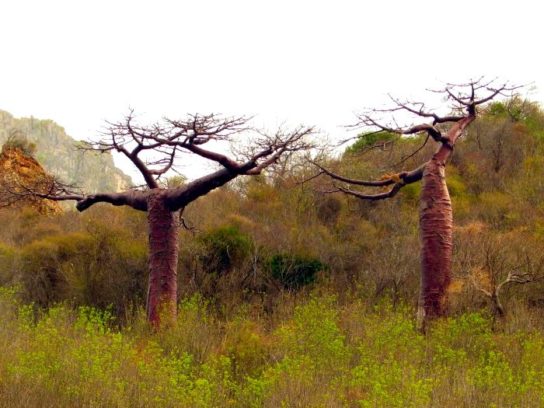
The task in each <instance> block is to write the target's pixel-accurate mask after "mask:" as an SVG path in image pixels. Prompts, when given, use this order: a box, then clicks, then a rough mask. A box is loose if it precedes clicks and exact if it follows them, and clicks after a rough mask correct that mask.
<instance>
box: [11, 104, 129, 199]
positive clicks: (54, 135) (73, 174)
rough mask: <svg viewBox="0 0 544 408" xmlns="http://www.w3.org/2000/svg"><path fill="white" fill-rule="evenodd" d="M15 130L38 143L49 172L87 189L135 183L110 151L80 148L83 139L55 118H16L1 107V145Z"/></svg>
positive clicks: (117, 188)
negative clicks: (117, 165) (122, 169)
mask: <svg viewBox="0 0 544 408" xmlns="http://www.w3.org/2000/svg"><path fill="white" fill-rule="evenodd" d="M14 133H18V134H20V135H24V136H25V137H26V138H27V140H28V141H29V142H30V143H32V144H34V145H35V147H36V151H35V154H34V157H35V158H36V160H37V161H38V162H39V163H40V164H41V165H43V167H44V168H45V170H46V171H47V173H50V174H52V175H54V176H55V177H57V178H58V179H59V180H61V181H62V182H64V183H67V184H73V185H76V186H78V187H80V188H81V189H82V190H83V191H85V192H88V193H93V192H97V191H113V192H114V191H120V190H124V189H126V188H127V187H129V186H130V185H131V183H132V181H131V179H130V177H128V176H127V175H126V174H124V173H123V172H122V171H121V170H119V169H118V168H117V167H115V165H114V163H113V158H112V156H111V155H110V154H108V153H102V154H100V153H94V152H85V151H82V150H78V149H77V148H76V146H77V144H78V143H80V142H77V141H76V140H74V139H72V138H71V137H70V136H69V135H67V134H66V132H65V130H64V128H62V127H61V126H59V125H58V124H56V123H55V122H53V121H52V120H40V119H36V118H33V117H30V118H14V117H13V116H12V115H11V114H9V113H8V112H5V111H1V110H0V145H3V144H4V143H5V142H6V141H7V140H8V138H9V137H10V135H13V134H14Z"/></svg>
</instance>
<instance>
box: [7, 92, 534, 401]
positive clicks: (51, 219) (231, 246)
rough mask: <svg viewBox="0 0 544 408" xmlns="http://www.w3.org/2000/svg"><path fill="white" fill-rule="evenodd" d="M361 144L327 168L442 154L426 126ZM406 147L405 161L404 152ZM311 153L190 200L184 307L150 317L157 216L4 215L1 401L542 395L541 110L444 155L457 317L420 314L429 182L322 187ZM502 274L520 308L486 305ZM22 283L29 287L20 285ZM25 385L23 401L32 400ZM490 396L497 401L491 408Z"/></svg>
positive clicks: (480, 130) (488, 116)
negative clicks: (150, 244)
mask: <svg viewBox="0 0 544 408" xmlns="http://www.w3.org/2000/svg"><path fill="white" fill-rule="evenodd" d="M392 141H393V140H392V139H391V138H390V137H389V136H388V135H385V139H384V142H383V143H381V145H380V147H379V148H373V149H370V150H369V149H368V147H369V146H375V145H376V143H380V142H381V141H380V140H378V139H377V138H374V139H372V140H369V141H366V140H363V139H362V140H361V141H358V142H357V143H355V144H354V145H352V146H351V147H350V148H349V149H347V150H346V152H345V153H344V154H343V155H342V156H341V157H337V158H332V157H331V158H329V159H328V160H329V162H328V166H329V167H330V168H331V169H335V170H337V171H338V172H341V173H343V174H349V175H350V176H352V177H360V178H372V177H373V176H377V175H378V176H379V175H380V174H383V173H384V171H386V172H388V171H389V172H391V173H393V172H398V171H400V170H402V169H403V168H410V167H412V165H413V164H414V163H418V162H421V158H424V157H428V156H429V152H430V151H432V149H434V146H433V145H432V144H431V142H429V143H428V144H427V145H426V146H425V147H424V148H423V149H421V150H420V151H419V152H418V153H417V154H416V156H415V157H408V156H409V154H410V153H411V152H413V151H414V150H415V149H417V147H418V146H420V145H421V144H422V142H423V139H421V138H419V137H410V138H404V139H400V140H394V143H391V142H392ZM398 163H400V164H398ZM312 174H315V169H314V168H313V167H312V166H311V165H309V164H307V163H306V162H304V161H303V160H302V159H300V160H298V159H295V160H293V161H292V162H291V163H290V164H288V165H286V166H283V167H281V166H280V167H279V168H277V169H276V171H275V172H271V173H269V174H268V175H267V176H266V177H262V176H260V177H255V178H253V179H250V180H241V181H237V182H235V183H231V184H230V185H228V186H226V187H224V188H221V189H219V190H217V191H215V192H213V193H211V194H209V195H208V196H206V197H204V198H202V199H200V200H198V201H197V202H195V203H194V204H192V205H191V206H189V207H188V208H187V209H186V211H185V212H184V218H185V221H186V224H188V225H189V226H191V227H194V228H192V229H190V230H188V229H185V228H181V229H180V262H179V266H178V287H179V292H180V293H179V296H180V299H179V308H180V311H179V319H178V323H177V324H176V325H175V326H174V327H171V328H169V329H167V330H165V331H164V332H161V333H152V332H151V331H149V330H148V328H147V326H146V325H145V323H144V320H145V319H144V318H142V312H141V307H142V305H143V304H144V300H145V287H146V279H147V266H146V263H147V247H146V246H147V244H146V242H147V239H146V238H147V230H146V228H147V227H146V220H145V214H140V213H137V212H136V211H132V210H130V209H123V208H114V207H107V206H103V207H101V206H97V207H96V208H92V209H90V210H89V211H87V212H85V213H84V214H77V213H74V212H66V213H64V214H60V215H55V216H47V217H46V216H42V215H39V214H36V213H34V212H32V211H31V210H25V211H21V212H10V211H9V210H2V211H1V212H0V223H1V224H2V226H3V228H2V229H0V284H1V285H2V286H4V287H14V288H16V289H9V290H8V289H5V290H4V292H3V294H2V303H1V305H0V308H1V309H0V313H1V315H2V320H3V322H5V324H3V325H2V327H1V328H0V341H1V342H2V346H3V347H4V349H5V350H6V351H5V353H3V354H2V356H1V357H0V359H1V360H0V395H1V396H2V397H0V404H3V405H4V406H228V405H229V404H230V405H232V406H243V407H245V406H270V407H276V406H282V404H283V406H346V405H347V406H350V405H353V406H382V407H394V406H399V407H401V406H402V407H403V406H418V407H419V406H540V405H542V404H544V401H541V399H540V398H541V395H542V391H543V390H544V363H543V362H544V334H543V333H544V332H543V329H544V327H543V325H542V323H541V322H543V321H544V319H543V318H544V287H543V280H542V279H541V278H542V277H543V276H544V251H543V249H544V205H543V204H542V203H543V202H544V200H543V198H544V113H543V112H542V111H541V110H540V109H539V108H538V106H536V105H534V104H531V103H527V102H523V101H519V100H513V101H511V102H509V103H504V104H493V105H491V106H490V107H489V108H488V109H487V111H486V112H485V113H484V114H483V115H482V117H481V118H480V119H478V120H477V121H476V122H475V123H474V125H473V126H472V127H471V128H470V129H469V131H468V133H467V135H466V136H465V137H464V139H463V140H462V141H461V142H460V143H459V144H458V145H457V147H456V151H455V154H454V156H453V159H452V162H451V164H450V165H449V168H448V187H449V189H450V194H451V196H452V201H453V206H454V217H455V222H456V227H455V235H454V237H455V241H456V242H455V254H454V275H455V276H454V281H453V283H452V285H451V287H450V299H451V305H450V312H451V316H452V317H451V318H450V319H447V320H443V321H438V322H436V323H435V324H434V325H433V326H432V327H431V328H430V331H429V333H428V335H427V337H426V338H425V337H422V336H421V335H420V334H418V333H417V332H416V331H415V330H414V327H413V317H414V312H415V303H416V299H417V289H418V286H419V259H418V253H419V251H418V246H419V243H418V228H417V217H418V213H417V205H418V194H419V186H418V185H410V186H407V187H405V188H404V189H403V190H402V192H401V193H400V194H399V195H398V196H397V197H395V199H394V200H390V201H388V202H380V203H368V202H361V201H357V200H355V199H351V198H348V197H345V196H342V195H333V194H322V193H321V191H327V190H328V189H329V186H328V185H327V183H328V181H327V180H325V179H320V178H317V179H312V180H311V181H307V182H303V180H305V179H308V178H309V177H310V176H311V175H312ZM512 272H515V273H518V274H523V275H524V276H530V277H531V279H530V281H529V282H527V283H525V284H521V282H511V283H509V284H506V285H504V286H503V287H502V291H501V292H500V293H501V302H502V306H503V307H504V309H505V311H506V316H505V317H504V318H501V319H496V318H494V317H493V316H492V312H493V310H495V309H494V306H493V305H494V304H493V301H492V298H491V297H490V296H488V295H487V294H489V293H491V292H493V290H494V289H495V288H497V287H498V286H499V285H500V284H501V283H502V282H504V281H505V280H506V279H507V277H508V276H509V274H510V273H512ZM11 292H16V293H17V294H15V293H11ZM20 395H22V396H23V397H19V396H20ZM493 404H494V405H493Z"/></svg>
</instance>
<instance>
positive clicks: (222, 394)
mask: <svg viewBox="0 0 544 408" xmlns="http://www.w3.org/2000/svg"><path fill="white" fill-rule="evenodd" d="M0 318H2V322H3V324H2V326H1V327H0V346H1V347H3V353H1V354H0V406H10V407H31V406H55V407H73V406H93V407H229V406H231V407H282V406H285V407H292V406H301V407H302V406H304V407H330V406H332V407H336V406H338V407H342V406H360V407H383V408H389V407H426V406H428V407H459V406H471V407H480V406H482V407H483V406H486V407H487V406H514V407H515V406H517V407H529V406H540V405H541V404H542V403H544V400H543V399H542V395H544V394H543V391H544V336H543V335H542V334H541V332H540V331H537V332H526V331H522V330H518V331H509V330H499V331H497V330H495V331H493V330H492V321H491V319H490V318H488V317H486V316H484V315H481V314H477V313H470V314H463V315H460V316H458V317H453V318H449V319H446V320H443V321H439V322H436V323H435V324H434V325H433V326H431V328H430V330H429V332H428V334H427V335H426V336H423V335H422V334H420V333H419V332H418V331H417V330H416V329H415V327H414V319H413V311H412V310H411V309H410V308H406V307H397V308H393V307H392V305H391V304H389V303H388V302H386V301H383V302H381V303H380V304H378V305H377V306H371V305H369V304H365V303H363V302H361V301H360V300H355V299H350V300H346V302H343V303H340V302H339V301H338V300H337V299H336V298H334V297H331V296H328V295H323V296H319V297H318V296H317V295H312V296H310V297H309V298H307V299H305V300H304V301H302V302H299V305H298V306H293V307H288V308H287V309H284V311H283V312H282V315H281V316H277V317H276V319H275V320H274V321H269V322H268V323H266V324H264V323H265V322H264V321H263V320H262V319H261V318H260V317H258V316H253V315H252V314H248V313H246V312H242V313H240V314H239V315H237V316H235V317H234V318H233V319H226V320H225V319H224V318H221V317H220V316H219V315H217V314H216V313H214V312H212V309H211V308H210V306H209V305H207V304H206V302H205V301H203V300H202V299H201V298H191V299H187V300H184V301H183V302H182V303H181V305H180V319H179V322H178V323H177V324H176V325H174V326H173V327H171V328H168V329H167V331H166V332H159V333H157V332H153V331H152V330H150V329H149V328H148V327H147V326H145V325H144V324H143V317H136V318H135V319H134V320H132V321H131V323H130V325H129V326H125V327H124V328H122V329H119V328H118V326H117V325H116V322H115V319H114V318H113V316H112V314H111V313H110V312H108V311H98V310H96V309H93V308H90V307H80V308H78V309H77V310H73V309H70V308H67V307H65V306H55V307H51V308H49V309H48V310H47V311H42V312H36V311H34V310H33V308H32V307H30V306H27V305H24V304H22V303H20V302H19V301H18V300H17V296H16V292H15V291H13V290H8V289H1V290H0ZM267 326H268V328H267Z"/></svg>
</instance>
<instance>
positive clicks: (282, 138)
mask: <svg viewBox="0 0 544 408" xmlns="http://www.w3.org/2000/svg"><path fill="white" fill-rule="evenodd" d="M313 132H314V129H313V128H311V127H303V126H300V127H298V128H296V129H294V130H292V131H289V132H286V131H284V130H283V129H279V130H278V131H277V132H276V133H274V134H266V133H264V132H259V131H257V130H256V129H254V128H252V127H251V126H250V125H249V118H246V117H223V116H220V115H215V114H210V115H199V114H195V115H188V116H187V117H186V118H184V119H181V120H172V119H163V121H161V122H157V123H154V124H152V125H148V126H146V125H141V124H139V123H137V121H136V119H135V117H134V114H133V112H132V111H131V112H130V113H129V114H128V115H127V116H126V117H125V118H124V119H123V120H122V121H120V122H115V123H108V128H107V131H106V132H104V134H103V137H102V139H101V140H100V141H98V142H92V143H85V144H83V145H82V147H81V148H82V149H86V150H92V151H99V152H110V151H113V152H118V153H121V154H122V155H124V156H125V157H126V158H128V159H129V160H130V161H131V162H132V164H134V166H135V167H136V168H137V169H138V171H139V172H140V173H141V175H142V177H143V179H144V180H145V188H144V189H133V190H129V191H126V192H121V193H100V194H93V195H83V194H77V193H73V192H72V191H70V190H68V189H66V188H64V189H63V188H62V185H60V184H59V183H56V182H54V183H52V184H51V186H50V187H49V188H48V189H46V192H45V193H44V192H43V191H41V192H40V191H34V190H33V189H31V188H28V191H26V193H33V194H34V195H36V196H39V197H41V198H47V199H50V200H56V201H61V200H75V201H77V208H78V210H80V211H83V210H85V209H87V208H88V207H90V206H91V205H93V204H95V203H97V202H107V203H110V204H113V205H128V206H131V207H133V208H135V209H137V210H142V211H146V210H147V196H148V195H149V194H150V193H151V192H152V191H154V190H156V189H160V188H161V184H160V178H161V176H164V175H165V174H166V173H167V172H169V171H175V166H176V161H178V160H179V159H180V157H181V155H182V154H183V153H190V154H192V155H196V156H200V157H202V158H204V159H207V160H210V161H211V162H215V163H217V164H218V165H219V170H217V171H215V172H213V173H211V174H208V175H206V176H203V177H201V178H199V179H196V180H194V181H192V182H190V183H188V184H186V185H183V186H179V187H176V188H171V189H165V198H166V200H167V202H168V206H169V208H170V209H171V210H172V211H176V210H179V209H180V208H183V207H184V206H185V205H187V204H188V203H189V202H191V201H193V200H194V199H196V198H198V197H200V196H202V195H204V194H206V193H208V192H209V191H211V190H213V189H214V188H217V187H219V186H221V185H223V184H225V183H226V182H228V181H230V180H232V179H233V178H235V177H237V176H240V175H256V174H260V173H261V172H262V170H263V169H265V168H266V167H268V166H270V165H273V164H274V163H275V162H276V161H277V160H278V159H279V158H280V156H282V155H283V154H286V153H288V152H293V151H299V150H304V149H307V148H309V147H311V146H310V144H309V143H308V142H307V136H308V135H310V134H312V133H313ZM242 133H253V134H254V135H257V137H256V138H255V140H252V141H251V145H252V148H251V149H248V150H247V152H246V154H245V155H244V156H243V157H239V158H238V159H235V158H232V157H229V156H228V155H226V154H223V153H218V152H217V151H214V150H212V149H211V148H207V147H206V146H210V145H213V144H214V142H219V143H221V142H231V141H233V140H234V138H235V136H239V135H241V134H242ZM30 190H33V191H30Z"/></svg>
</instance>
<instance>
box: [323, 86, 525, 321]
mask: <svg viewBox="0 0 544 408" xmlns="http://www.w3.org/2000/svg"><path fill="white" fill-rule="evenodd" d="M514 89H516V87H512V86H508V84H499V85H497V84H495V82H494V81H491V82H485V81H483V80H482V79H479V80H477V81H471V82H469V83H466V84H446V85H445V87H444V88H443V89H441V90H437V91H432V92H438V93H441V94H442V95H443V96H444V98H445V103H447V104H448V106H447V108H448V111H449V112H448V114H446V115H440V114H438V113H436V112H435V111H432V110H430V109H428V108H427V106H426V105H425V104H424V103H420V102H408V101H406V102H405V101H402V100H400V99H397V98H394V97H390V99H391V101H392V102H393V107H391V108H388V109H373V110H370V111H367V112H364V113H361V114H359V115H357V119H358V120H357V123H356V124H355V127H357V128H359V129H364V131H366V132H368V133H366V134H369V133H372V132H389V133H393V134H397V135H400V136H406V135H417V134H424V135H425V139H424V142H423V145H425V144H427V143H428V141H429V140H430V139H432V140H433V141H434V142H436V144H437V148H436V150H435V151H434V154H432V156H431V157H430V159H429V160H428V161H426V162H425V163H423V164H421V165H420V166H419V167H417V168H415V169H410V170H407V171H402V172H400V173H397V174H393V175H385V176H383V177H382V178H380V179H379V180H375V181H371V180H370V181H366V180H357V179H352V178H348V177H345V176H343V175H340V174H337V173H335V172H332V171H331V170H329V169H327V168H325V167H324V166H323V165H321V164H319V163H315V162H314V164H315V165H316V166H317V167H318V168H319V169H320V174H324V175H326V176H328V177H330V178H331V179H332V180H333V184H334V188H333V189H332V190H331V191H330V192H341V193H344V194H348V195H351V196H354V197H357V198H359V199H362V200H373V201H376V200H384V199H388V198H392V197H394V196H395V195H396V194H397V193H398V192H399V191H401V189H402V188H403V187H404V186H406V185H408V184H411V183H415V182H418V181H421V182H422V190H421V196H420V206H419V225H420V245H421V289H420V299H419V306H418V323H419V325H420V327H421V328H423V327H424V324H425V322H426V321H427V320H428V319H430V318H434V317H438V316H443V315H444V314H445V313H446V309H447V293H448V292H447V290H448V286H449V284H450V281H451V273H452V248H453V214H452V206H451V200H450V195H449V192H448V188H447V185H446V164H447V162H448V159H449V158H450V157H451V155H452V153H453V149H454V146H455V144H456V143H457V141H458V140H459V138H460V137H461V136H462V135H463V133H464V131H465V130H466V129H467V127H468V126H469V125H470V124H471V123H472V122H473V121H474V120H475V119H476V117H477V114H478V107H480V106H481V105H483V104H485V103H487V102H489V101H491V100H492V99H494V98H497V97H500V96H511V93H512V92H513V91H514ZM401 116H402V117H403V119H400V118H399V117H401ZM386 117H388V119H387V118H386ZM414 118H415V120H414ZM400 120H405V121H407V122H408V123H409V124H407V125H399V121H400ZM422 147H423V146H422ZM422 147H421V148H420V149H418V151H420V150H421V149H422ZM353 186H358V187H366V188H374V189H375V188H385V189H386V190H385V191H381V192H378V193H368V192H367V191H364V190H360V189H353Z"/></svg>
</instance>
